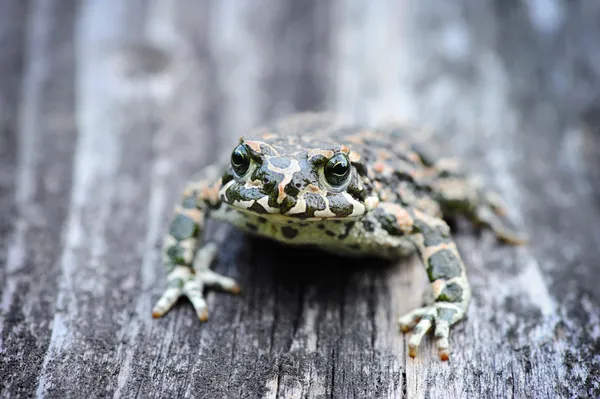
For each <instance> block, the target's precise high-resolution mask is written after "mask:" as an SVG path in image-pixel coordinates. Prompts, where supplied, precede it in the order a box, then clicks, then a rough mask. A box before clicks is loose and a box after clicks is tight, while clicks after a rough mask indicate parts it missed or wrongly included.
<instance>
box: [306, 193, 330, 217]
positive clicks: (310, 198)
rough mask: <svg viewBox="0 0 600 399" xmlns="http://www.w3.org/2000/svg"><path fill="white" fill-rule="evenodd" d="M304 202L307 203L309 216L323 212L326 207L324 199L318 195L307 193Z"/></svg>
mask: <svg viewBox="0 0 600 399" xmlns="http://www.w3.org/2000/svg"><path fill="white" fill-rule="evenodd" d="M304 200H305V201H306V213H307V214H308V215H314V214H315V211H322V210H324V209H325V207H326V204H325V200H324V199H323V197H321V196H320V195H317V194H313V193H306V194H304Z"/></svg>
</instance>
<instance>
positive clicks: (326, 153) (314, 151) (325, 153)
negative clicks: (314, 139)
mask: <svg viewBox="0 0 600 399" xmlns="http://www.w3.org/2000/svg"><path fill="white" fill-rule="evenodd" d="M315 155H323V156H324V157H325V158H331V157H332V156H333V151H331V150H321V149H312V150H308V158H312V157H314V156H315Z"/></svg>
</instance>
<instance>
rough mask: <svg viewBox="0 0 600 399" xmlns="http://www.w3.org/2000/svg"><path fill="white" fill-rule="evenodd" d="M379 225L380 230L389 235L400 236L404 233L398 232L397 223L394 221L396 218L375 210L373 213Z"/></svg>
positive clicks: (380, 210)
mask: <svg viewBox="0 0 600 399" xmlns="http://www.w3.org/2000/svg"><path fill="white" fill-rule="evenodd" d="M373 214H374V216H375V218H377V221H379V224H381V228H383V229H384V230H385V231H387V232H388V233H389V234H390V235H393V236H401V235H403V234H404V233H403V232H402V230H400V227H399V226H398V222H397V221H396V217H395V216H394V215H391V214H389V213H386V212H385V211H384V210H383V209H380V208H377V209H375V211H374V212H373Z"/></svg>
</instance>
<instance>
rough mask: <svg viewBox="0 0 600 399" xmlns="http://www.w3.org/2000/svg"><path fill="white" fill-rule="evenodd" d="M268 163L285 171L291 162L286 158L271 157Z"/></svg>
mask: <svg viewBox="0 0 600 399" xmlns="http://www.w3.org/2000/svg"><path fill="white" fill-rule="evenodd" d="M269 161H270V162H271V164H273V166H275V167H277V168H279V169H285V168H287V167H289V166H290V165H291V164H292V160H291V159H290V158H288V157H273V158H271V159H270V160H269Z"/></svg>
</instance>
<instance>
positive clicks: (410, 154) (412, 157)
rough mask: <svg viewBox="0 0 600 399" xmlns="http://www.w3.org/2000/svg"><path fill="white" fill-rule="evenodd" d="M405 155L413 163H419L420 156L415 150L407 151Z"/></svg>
mask: <svg viewBox="0 0 600 399" xmlns="http://www.w3.org/2000/svg"><path fill="white" fill-rule="evenodd" d="M406 157H407V158H408V159H410V160H411V161H413V162H415V163H421V157H420V156H419V155H418V154H417V153H415V152H410V151H409V152H407V153H406Z"/></svg>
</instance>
